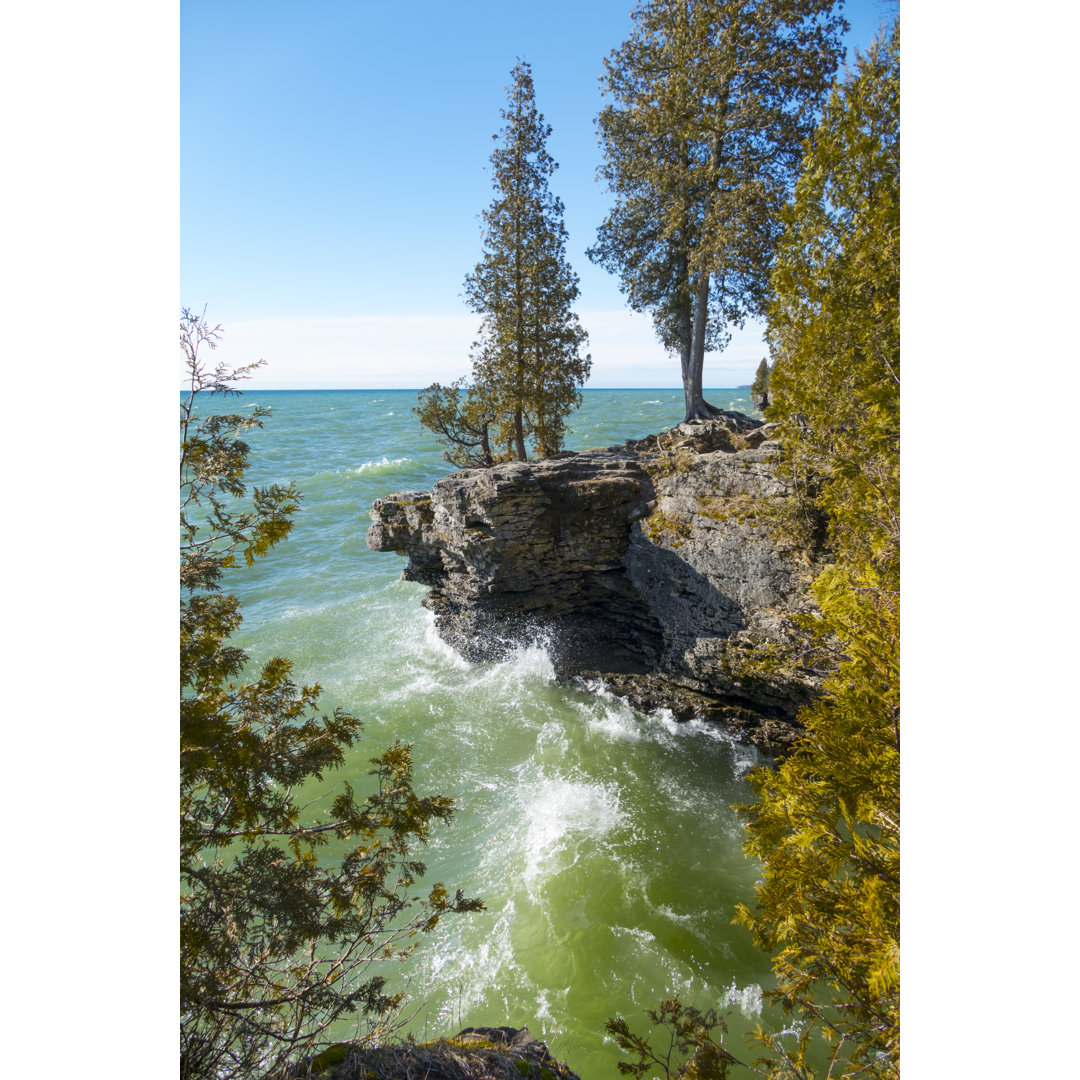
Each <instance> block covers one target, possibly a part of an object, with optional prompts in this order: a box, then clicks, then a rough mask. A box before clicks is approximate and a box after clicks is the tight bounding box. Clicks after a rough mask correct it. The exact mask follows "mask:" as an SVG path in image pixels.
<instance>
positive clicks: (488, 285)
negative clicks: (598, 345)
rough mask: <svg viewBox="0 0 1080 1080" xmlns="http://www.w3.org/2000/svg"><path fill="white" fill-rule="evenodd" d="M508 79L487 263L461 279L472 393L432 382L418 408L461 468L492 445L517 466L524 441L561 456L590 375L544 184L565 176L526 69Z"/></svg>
mask: <svg viewBox="0 0 1080 1080" xmlns="http://www.w3.org/2000/svg"><path fill="white" fill-rule="evenodd" d="M511 78H512V83H511V85H510V86H509V87H508V88H507V104H506V108H504V109H503V110H502V111H501V114H502V119H503V128H502V131H501V132H500V133H499V134H497V135H495V136H494V138H495V139H496V141H497V143H496V147H495V150H494V151H493V152H492V154H491V178H492V187H493V188H494V191H495V198H494V199H493V200H492V202H491V205H490V206H489V207H488V208H487V209H486V210H484V212H483V215H482V218H483V242H484V248H483V255H482V257H481V259H480V261H479V262H478V263H477V265H476V268H475V269H474V270H473V271H472V273H470V274H469V275H468V276H467V277H466V278H465V300H466V303H467V304H468V305H469V308H470V309H471V310H472V311H474V312H476V313H477V314H478V315H480V316H481V317H482V321H481V325H480V334H479V337H478V338H477V340H476V341H475V342H474V343H473V349H472V365H473V371H472V379H471V384H466V383H465V382H462V381H460V380H459V381H458V382H457V383H454V384H452V385H451V386H450V387H443V386H440V385H439V384H438V383H436V384H434V385H432V386H430V387H428V388H427V389H426V390H424V391H422V392H421V394H420V402H419V405H418V406H417V408H416V409H414V410H413V411H414V412H415V413H416V414H417V416H418V417H419V419H420V422H421V423H422V424H424V426H425V427H428V428H430V429H431V430H432V431H434V432H435V433H436V435H438V436H439V438H440V440H441V441H443V442H444V443H445V444H446V445H448V446H449V447H450V450H449V452H448V454H447V455H446V456H447V459H448V460H450V461H451V462H453V463H454V464H459V465H460V464H490V463H491V462H492V460H494V459H495V458H497V457H498V456H499V454H498V453H493V451H492V446H495V447H498V448H499V450H500V451H501V450H503V449H505V453H506V455H507V456H510V457H513V458H516V459H517V460H519V461H524V460H525V459H526V457H527V448H526V443H527V442H531V443H532V444H533V447H534V449H535V451H536V453H537V454H539V455H540V456H541V457H548V456H551V455H552V454H555V453H557V452H558V451H559V449H560V447H561V446H562V440H563V436H564V433H565V431H566V420H567V417H568V416H569V415H570V413H571V412H572V411H573V410H574V409H575V408H577V407H578V405H580V404H581V392H580V388H581V386H582V385H583V384H584V382H585V380H586V379H587V378H588V376H589V371H590V369H591V367H592V358H591V356H589V355H587V354H586V355H584V356H583V355H582V349H583V348H584V347H585V345H586V343H587V341H588V335H587V334H586V333H585V330H584V329H583V328H582V326H581V324H580V321H579V319H578V316H577V315H576V314H575V312H574V311H573V304H574V302H575V301H576V300H577V298H578V295H579V291H580V290H579V288H578V276H577V274H575V273H574V271H573V270H572V269H571V267H570V264H569V262H568V260H567V257H566V236H567V234H566V226H565V224H564V223H563V204H562V201H561V200H560V199H559V198H558V197H557V196H555V195H554V194H553V193H552V192H551V190H550V188H549V186H548V179H549V177H550V176H551V175H552V174H553V173H554V172H555V170H556V169H557V168H558V165H557V163H556V162H555V161H554V159H553V158H552V157H551V155H550V154H549V153H548V151H547V140H548V137H549V136H550V135H551V125H550V124H548V123H546V122H545V120H544V117H543V115H542V114H541V113H540V112H539V111H538V110H537V108H536V99H535V92H534V88H533V78H532V69H531V68H530V66H529V65H528V64H527V63H526V62H525V61H522V60H519V61H518V63H517V65H516V66H515V67H514V69H513V71H512V73H511ZM463 395H464V396H463Z"/></svg>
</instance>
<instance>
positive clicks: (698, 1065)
mask: <svg viewBox="0 0 1080 1080" xmlns="http://www.w3.org/2000/svg"><path fill="white" fill-rule="evenodd" d="M646 1016H648V1018H649V1020H650V1022H651V1023H652V1024H653V1026H654V1027H658V1028H660V1029H661V1030H662V1032H663V1034H662V1036H661V1038H662V1039H666V1043H667V1044H666V1046H665V1045H661V1046H660V1047H659V1048H658V1049H657V1048H654V1047H653V1045H652V1036H649V1035H644V1036H643V1035H637V1034H635V1033H634V1032H633V1031H631V1030H630V1025H629V1024H628V1023H627V1022H626V1021H625V1020H624V1019H623V1018H622V1017H621V1016H615V1017H613V1018H612V1019H610V1020H608V1021H607V1023H606V1024H604V1030H605V1031H607V1033H608V1034H609V1035H611V1036H612V1037H613V1038H614V1040H615V1043H616V1045H617V1046H618V1047H619V1049H620V1050H622V1051H623V1053H625V1054H628V1055H629V1056H630V1057H631V1058H633V1059H635V1060H631V1061H620V1062H619V1063H618V1067H619V1072H620V1073H622V1074H623V1076H633V1077H635V1078H636V1080H648V1078H649V1077H662V1078H663V1080H680V1078H685V1080H724V1078H725V1077H727V1075H728V1071H729V1070H730V1068H731V1066H732V1065H742V1064H743V1063H742V1062H740V1061H738V1060H737V1059H736V1058H735V1057H733V1056H732V1055H731V1054H730V1053H729V1052H728V1050H727V1049H725V1047H723V1046H722V1045H721V1043H720V1042H717V1041H716V1040H715V1039H714V1038H713V1034H712V1033H713V1031H714V1030H716V1029H719V1031H720V1032H721V1033H726V1032H727V1024H726V1023H725V1022H724V1020H723V1018H722V1017H720V1016H718V1015H717V1013H716V1010H715V1009H708V1010H706V1011H705V1012H701V1011H700V1010H699V1009H696V1008H694V1006H692V1005H683V1004H681V1003H680V1002H679V1000H678V998H673V999H670V1000H668V1001H662V1002H661V1003H660V1008H659V1009H658V1010H657V1011H655V1012H654V1011H653V1010H651V1009H649V1010H646ZM722 1038H723V1035H721V1041H722Z"/></svg>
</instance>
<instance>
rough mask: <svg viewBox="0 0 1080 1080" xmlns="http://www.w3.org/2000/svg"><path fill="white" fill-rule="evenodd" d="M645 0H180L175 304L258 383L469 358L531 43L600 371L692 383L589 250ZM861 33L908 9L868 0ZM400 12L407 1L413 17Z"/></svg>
mask: <svg viewBox="0 0 1080 1080" xmlns="http://www.w3.org/2000/svg"><path fill="white" fill-rule="evenodd" d="M630 10H631V3H630V0H586V2H584V3H583V2H581V0H578V2H575V3H571V2H565V0H550V2H547V3H544V4H539V3H533V2H530V3H523V2H516V0H510V2H506V0H503V2H491V0H479V2H470V3H465V4H459V5H448V4H445V3H435V2H429V0H422V2H417V3H412V4H410V5H409V6H408V8H400V7H394V6H391V5H387V4H385V3H377V4H376V3H369V2H366V0H362V2H358V0H353V2H338V0H326V2H322V3H314V4H298V3H295V2H291V3H282V2H265V0H263V2H259V3H255V2H251V0H231V2H228V3H222V2H221V0H183V2H182V3H181V5H180V46H181V51H180V75H181V91H180V94H181V96H180V105H181V112H180V138H181V146H180V166H181V174H180V176H181V189H180V191H181V205H180V256H181V271H180V273H181V303H182V304H184V305H187V306H189V307H192V308H196V309H202V307H203V306H204V305H206V308H207V315H208V317H209V318H210V319H211V320H212V321H213V322H216V323H222V324H223V325H224V327H225V330H226V335H225V339H224V342H223V344H222V346H221V348H220V349H219V354H220V355H221V358H222V359H224V360H226V361H228V362H230V363H236V364H239V363H247V362H250V361H252V360H256V359H260V358H262V359H265V360H266V361H267V367H266V368H265V369H263V370H262V371H261V372H260V373H259V375H258V376H257V377H256V379H255V380H254V381H253V382H252V383H251V384H250V385H251V386H252V387H253V388H255V387H258V386H262V387H272V386H274V387H303V386H307V387H392V386H423V385H427V384H428V383H430V382H432V381H433V380H436V379H437V380H440V381H449V380H451V379H453V378H456V377H457V376H459V375H463V374H466V373H467V372H468V370H469V360H468V351H469V343H470V342H471V341H472V339H473V337H474V336H475V333H476V329H477V326H478V318H477V316H475V315H473V314H472V313H470V312H469V311H468V309H467V308H466V307H465V305H464V303H463V301H462V299H461V295H460V294H461V289H462V281H463V279H464V277H465V275H466V273H468V272H469V270H471V268H472V267H473V266H474V265H475V263H476V261H477V259H478V257H479V255H480V252H481V239H480V225H479V214H480V211H481V210H482V209H483V208H484V207H485V206H487V205H488V203H489V202H490V201H491V198H492V191H491V185H490V177H489V173H488V168H487V167H488V157H489V155H490V153H491V149H492V145H493V144H492V135H493V134H494V133H495V132H496V131H497V130H498V128H499V125H500V119H499V109H500V108H501V106H502V105H503V103H504V101H505V91H504V87H505V85H506V83H507V82H508V81H509V73H510V69H511V68H512V67H513V65H514V63H515V61H516V59H517V58H518V57H522V58H524V59H527V60H528V61H529V62H530V63H531V65H532V68H533V75H534V79H535V85H536V95H537V103H538V106H539V108H540V110H541V112H543V114H544V116H545V118H546V119H547V121H548V122H549V123H550V124H551V125H552V129H553V131H552V135H551V138H550V140H549V142H548V148H549V150H550V152H551V153H552V155H553V156H554V158H555V160H556V161H558V162H559V166H560V167H559V170H558V171H557V172H556V174H555V176H554V178H553V180H552V188H553V190H554V191H555V192H556V194H558V195H559V196H560V197H561V198H562V200H563V202H564V204H565V206H566V225H567V229H568V231H569V245H568V255H569V259H570V262H571V265H572V266H573V267H574V269H575V270H576V271H577V273H578V274H579V275H580V278H581V296H580V298H579V301H578V304H577V311H578V313H579V314H580V315H581V319H582V323H583V324H584V326H585V328H586V329H587V330H588V331H589V334H590V346H589V348H590V351H591V352H592V355H593V375H592V378H591V380H590V385H592V386H677V385H679V372H678V362H677V360H675V359H674V358H672V357H669V356H667V355H666V354H665V353H664V352H663V350H662V348H661V347H660V346H659V344H658V343H657V342H656V339H655V337H654V335H653V333H652V327H651V323H650V321H649V319H648V317H647V316H645V315H640V314H634V313H632V312H630V311H629V310H628V309H627V308H626V306H625V304H624V302H623V299H622V296H621V294H620V293H619V290H618V285H617V282H616V279H615V278H614V277H613V276H612V275H609V274H608V273H606V272H605V271H604V270H602V269H600V268H598V267H595V266H593V265H592V264H591V263H590V262H589V261H588V259H587V258H586V257H585V249H586V248H587V247H588V246H589V245H590V244H591V243H592V242H593V240H594V238H595V231H596V226H597V225H598V224H599V223H600V221H601V220H602V219H603V216H604V214H605V212H606V209H607V206H608V201H607V200H608V197H607V195H606V193H605V191H604V189H603V185H602V184H600V183H599V182H597V181H596V179H595V177H596V171H597V168H598V165H599V163H600V151H599V148H598V146H597V143H596V135H595V128H594V124H593V121H594V117H595V116H596V113H597V111H598V110H599V107H600V100H601V99H600V93H599V84H598V78H599V76H600V74H601V72H602V70H603V68H602V61H603V58H604V57H605V56H606V55H607V54H608V53H609V52H610V51H611V50H612V49H613V48H616V47H617V46H618V45H619V44H620V43H621V42H622V41H623V40H624V39H625V37H626V35H627V33H628V32H629V30H630V26H631V21H630ZM845 10H846V12H847V17H848V20H849V22H850V23H851V24H852V30H851V33H850V34H849V46H858V47H860V48H861V47H865V45H866V44H868V43H869V41H870V40H871V39H872V37H873V36H874V33H875V30H876V28H877V26H878V25H879V23H880V21H881V20H882V19H883V18H884V19H888V18H890V15H891V12H893V11H895V5H894V4H892V3H889V2H888V0H854V2H850V0H849V3H848V4H847V5H846V6H845ZM405 11H407V15H403V14H402V12H405ZM764 354H765V350H764V346H763V344H762V341H761V333H760V327H759V326H757V325H754V324H748V325H747V327H746V328H745V329H744V330H743V331H741V332H740V331H736V333H735V337H734V339H733V341H732V343H731V345H730V346H729V347H728V348H727V349H726V350H725V351H724V353H722V354H715V355H711V356H710V357H707V359H706V368H705V381H706V384H707V385H712V386H731V385H737V384H739V383H745V382H749V381H750V379H751V378H752V377H753V374H754V370H755V369H756V367H757V364H758V362H759V361H760V359H761V357H762V356H763V355H764Z"/></svg>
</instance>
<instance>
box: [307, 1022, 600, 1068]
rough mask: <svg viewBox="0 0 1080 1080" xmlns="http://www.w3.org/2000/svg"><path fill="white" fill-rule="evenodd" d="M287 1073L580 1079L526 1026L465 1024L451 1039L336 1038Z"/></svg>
mask: <svg viewBox="0 0 1080 1080" xmlns="http://www.w3.org/2000/svg"><path fill="white" fill-rule="evenodd" d="M292 1075H293V1078H294V1080H299V1078H300V1077H304V1076H322V1077H326V1078H327V1080H409V1078H412V1080H522V1078H523V1077H524V1078H525V1080H581V1078H580V1077H579V1076H578V1075H577V1073H575V1072H572V1071H571V1070H570V1069H569V1068H568V1067H567V1066H566V1065H564V1064H563V1063H562V1062H560V1061H556V1060H555V1059H554V1058H553V1057H552V1056H551V1054H550V1052H549V1051H548V1048H547V1046H546V1045H545V1044H544V1043H542V1042H541V1041H540V1040H539V1039H537V1038H535V1037H534V1036H532V1035H530V1034H529V1029H528V1028H527V1027H525V1028H511V1027H498V1028H471V1027H470V1028H465V1029H464V1030H463V1031H459V1032H458V1034H457V1035H455V1036H454V1037H453V1038H452V1039H437V1040H435V1041H434V1042H426V1043H414V1042H394V1043H388V1044H384V1045H382V1046H368V1045H365V1044H364V1043H362V1042H359V1043H337V1044H336V1045H334V1046H332V1047H331V1048H330V1049H329V1050H326V1051H324V1052H323V1053H322V1054H320V1055H319V1056H318V1057H316V1058H314V1059H311V1060H309V1061H307V1062H305V1063H304V1065H302V1066H300V1067H299V1068H298V1069H297V1070H296V1071H294V1072H293V1074H292Z"/></svg>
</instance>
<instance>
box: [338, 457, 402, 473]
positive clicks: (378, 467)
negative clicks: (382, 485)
mask: <svg viewBox="0 0 1080 1080" xmlns="http://www.w3.org/2000/svg"><path fill="white" fill-rule="evenodd" d="M411 460H412V459H411V458H407V457H399V458H394V459H393V460H391V459H390V458H388V457H387V456H386V455H385V454H383V456H382V458H380V460H378V461H365V462H364V464H363V465H358V466H357V467H356V468H355V469H350V470H349V471H350V472H354V473H364V472H370V473H380V472H388V471H390V470H391V469H395V468H397V466H398V465H407V464H408V463H409V462H410V461H411Z"/></svg>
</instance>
